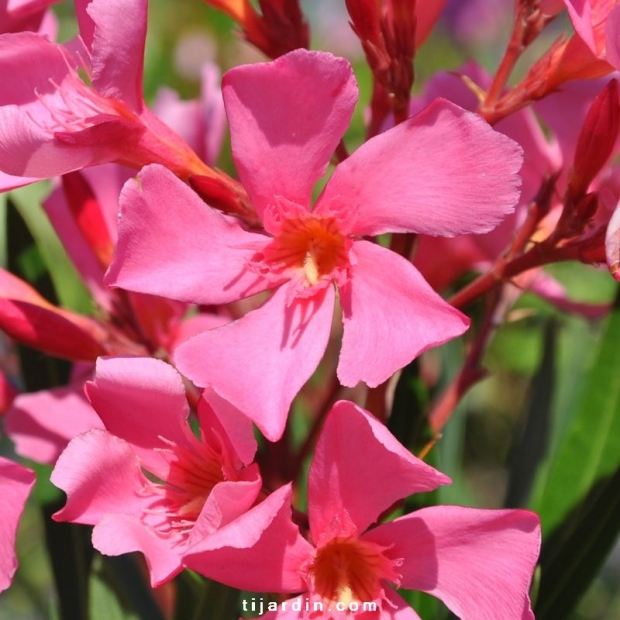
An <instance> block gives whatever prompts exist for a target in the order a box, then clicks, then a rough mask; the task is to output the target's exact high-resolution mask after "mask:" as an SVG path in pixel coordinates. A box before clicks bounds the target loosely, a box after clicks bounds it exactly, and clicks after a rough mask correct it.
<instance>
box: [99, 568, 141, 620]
mask: <svg viewBox="0 0 620 620" xmlns="http://www.w3.org/2000/svg"><path fill="white" fill-rule="evenodd" d="M88 585H89V591H90V597H89V605H88V607H89V617H90V620H138V615H137V614H135V613H132V612H131V611H128V610H126V609H125V608H124V606H123V605H122V604H121V601H120V600H119V597H118V595H117V593H116V591H115V587H114V582H113V580H112V579H111V578H110V575H109V574H108V573H107V572H106V570H105V569H104V566H103V558H102V557H101V556H97V557H96V558H95V559H94V561H93V570H92V572H91V574H90V580H89V584H88Z"/></svg>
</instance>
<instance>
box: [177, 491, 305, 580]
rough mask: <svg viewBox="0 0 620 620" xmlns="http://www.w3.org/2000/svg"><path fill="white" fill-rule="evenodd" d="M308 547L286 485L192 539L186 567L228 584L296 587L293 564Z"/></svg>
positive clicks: (299, 562)
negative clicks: (198, 538)
mask: <svg viewBox="0 0 620 620" xmlns="http://www.w3.org/2000/svg"><path fill="white" fill-rule="evenodd" d="M313 551H314V549H313V547H312V545H310V543H308V542H307V541H306V540H305V539H304V538H302V536H301V535H300V533H299V529H298V528H297V526H296V525H294V524H293V522H292V520H291V485H290V484H289V485H286V486H283V487H281V488H279V489H278V490H277V491H274V492H273V493H272V494H271V495H269V497H267V499H265V500H264V501H262V502H261V503H260V504H258V505H257V506H255V507H254V508H252V510H250V511H249V512H247V513H246V514H245V515H243V516H242V517H240V518H239V519H236V520H235V521H233V522H232V523H230V524H228V525H226V526H224V527H223V528H221V529H219V530H217V531H216V532H214V533H213V535H211V536H209V537H207V538H204V539H203V540H202V541H200V542H198V543H197V544H195V545H194V546H193V547H192V548H191V549H190V550H189V553H187V554H186V555H185V558H184V562H185V565H186V566H187V567H188V568H191V569H192V570H195V571H197V572H199V573H201V574H202V575H205V576H206V577H209V578H210V579H215V580H216V581H221V582H222V583H225V584H227V585H229V586H232V587H233V588H239V589H241V590H250V591H253V592H300V591H302V590H304V589H305V583H304V581H303V579H302V578H301V576H300V573H299V570H300V567H301V566H302V565H303V564H304V562H306V561H308V559H309V558H310V556H311V554H312V553H313Z"/></svg>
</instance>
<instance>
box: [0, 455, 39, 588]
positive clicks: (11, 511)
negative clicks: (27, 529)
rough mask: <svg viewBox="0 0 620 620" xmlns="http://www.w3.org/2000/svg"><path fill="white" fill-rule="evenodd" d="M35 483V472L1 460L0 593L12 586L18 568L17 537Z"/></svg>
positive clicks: (7, 460)
mask: <svg viewBox="0 0 620 620" xmlns="http://www.w3.org/2000/svg"><path fill="white" fill-rule="evenodd" d="M34 481H35V475H34V472H32V471H30V470H29V469H27V468H26V467H23V466H22V465H19V464H18V463H14V462H13V461H10V460H9V459H6V458H4V457H0V493H2V505H1V507H0V523H2V527H0V592H1V591H2V590H6V589H7V588H8V587H9V586H10V585H11V581H12V579H13V575H14V574H15V570H16V569H17V558H16V556H15V537H16V535H17V526H18V525H19V520H20V519H21V516H22V512H23V510H24V505H25V504H26V500H27V499H28V495H29V494H30V490H31V489H32V487H33V485H34Z"/></svg>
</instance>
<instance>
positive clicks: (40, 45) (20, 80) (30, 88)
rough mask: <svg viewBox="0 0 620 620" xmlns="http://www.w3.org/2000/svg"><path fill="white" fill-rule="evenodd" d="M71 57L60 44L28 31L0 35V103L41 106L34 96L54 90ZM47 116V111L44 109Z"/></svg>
mask: <svg viewBox="0 0 620 620" xmlns="http://www.w3.org/2000/svg"><path fill="white" fill-rule="evenodd" d="M72 66H73V63H71V59H70V57H69V54H68V53H67V51H66V50H65V48H63V47H62V46H61V45H57V44H56V43H52V42H51V41H48V40H47V39H46V38H45V37H42V36H39V35H37V34H34V33H32V32H20V33H16V34H8V35H3V36H2V37H1V38H0V79H1V80H2V84H3V88H2V90H1V91H0V106H6V105H10V104H16V105H19V106H21V107H24V108H25V109H27V110H29V111H30V110H31V109H33V108H38V109H40V112H41V113H42V112H43V111H44V106H43V105H42V104H41V102H40V100H39V99H38V98H37V93H39V94H40V95H46V94H47V95H49V94H50V93H53V92H55V91H56V90H57V86H56V85H61V84H62V83H63V82H64V80H65V79H66V77H67V76H68V74H69V73H70V71H71V67H72ZM48 116H49V112H48Z"/></svg>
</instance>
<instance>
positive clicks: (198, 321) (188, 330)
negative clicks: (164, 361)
mask: <svg viewBox="0 0 620 620" xmlns="http://www.w3.org/2000/svg"><path fill="white" fill-rule="evenodd" d="M230 321H231V318H230V317H229V316H226V315H224V314H213V313H212V312H201V313H199V314H195V315H193V316H189V317H187V318H186V319H183V320H182V321H180V322H179V323H178V324H177V325H176V328H175V329H174V330H173V332H172V338H171V339H170V340H169V341H168V345H167V349H168V350H169V351H171V352H174V350H175V349H176V348H177V347H178V346H179V345H180V344H181V343H183V342H185V341H186V340H189V339H190V338H192V337H193V336H197V335H198V334H201V333H202V332H205V331H207V330H208V329H215V328H216V327H221V326H222V325H226V323H230Z"/></svg>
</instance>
